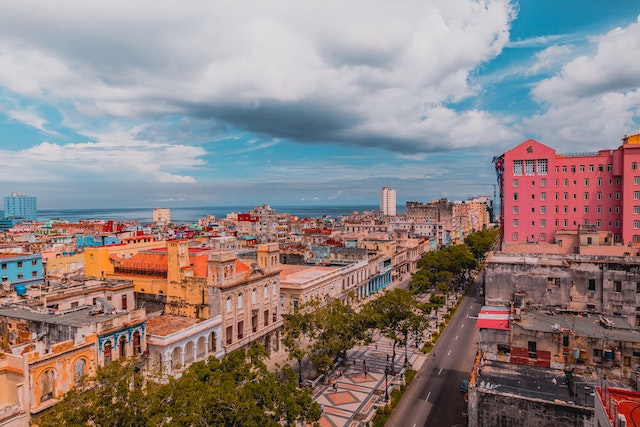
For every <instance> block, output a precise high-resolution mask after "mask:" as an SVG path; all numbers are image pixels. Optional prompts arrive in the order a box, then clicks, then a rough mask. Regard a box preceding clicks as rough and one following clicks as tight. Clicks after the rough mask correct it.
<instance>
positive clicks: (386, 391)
mask: <svg viewBox="0 0 640 427" xmlns="http://www.w3.org/2000/svg"><path fill="white" fill-rule="evenodd" d="M388 376H389V365H388V364H387V366H385V368H384V400H385V402H388V401H389V383H388V382H387V377H388Z"/></svg>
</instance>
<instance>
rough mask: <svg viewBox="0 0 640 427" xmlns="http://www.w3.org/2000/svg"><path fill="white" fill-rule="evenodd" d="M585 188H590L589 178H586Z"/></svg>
mask: <svg viewBox="0 0 640 427" xmlns="http://www.w3.org/2000/svg"><path fill="white" fill-rule="evenodd" d="M584 186H585V187H588V186H589V178H585V179H584Z"/></svg>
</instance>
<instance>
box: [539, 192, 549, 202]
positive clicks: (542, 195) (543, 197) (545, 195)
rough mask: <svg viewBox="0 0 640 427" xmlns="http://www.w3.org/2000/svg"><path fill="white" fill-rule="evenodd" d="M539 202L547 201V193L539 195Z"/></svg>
mask: <svg viewBox="0 0 640 427" xmlns="http://www.w3.org/2000/svg"><path fill="white" fill-rule="evenodd" d="M540 200H547V193H545V192H544V191H543V192H542V193H540Z"/></svg>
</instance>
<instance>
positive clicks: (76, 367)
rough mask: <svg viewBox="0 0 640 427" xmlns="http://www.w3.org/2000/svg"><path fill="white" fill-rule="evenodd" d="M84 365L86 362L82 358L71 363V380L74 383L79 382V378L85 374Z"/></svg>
mask: <svg viewBox="0 0 640 427" xmlns="http://www.w3.org/2000/svg"><path fill="white" fill-rule="evenodd" d="M85 366H86V362H85V360H84V359H82V358H80V359H78V360H76V361H75V363H74V364H73V382H74V383H75V384H76V385H77V384H79V383H80V380H81V379H82V377H84V375H85Z"/></svg>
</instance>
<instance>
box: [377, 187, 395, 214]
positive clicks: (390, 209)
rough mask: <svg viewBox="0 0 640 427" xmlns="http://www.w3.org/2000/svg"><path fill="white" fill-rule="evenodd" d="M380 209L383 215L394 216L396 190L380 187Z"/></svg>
mask: <svg viewBox="0 0 640 427" xmlns="http://www.w3.org/2000/svg"><path fill="white" fill-rule="evenodd" d="M380 211H382V215H385V216H396V190H392V189H391V188H389V187H382V190H380Z"/></svg>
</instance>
